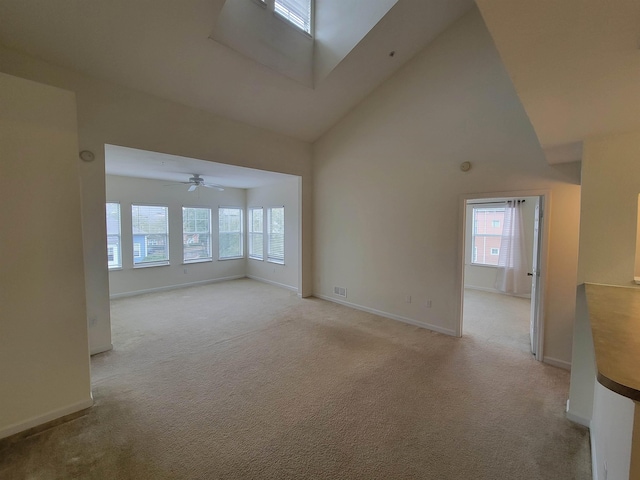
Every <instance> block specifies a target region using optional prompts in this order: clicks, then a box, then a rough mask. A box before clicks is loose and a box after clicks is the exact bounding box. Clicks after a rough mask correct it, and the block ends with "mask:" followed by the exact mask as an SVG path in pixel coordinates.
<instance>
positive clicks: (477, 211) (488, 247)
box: [471, 207, 504, 265]
mask: <svg viewBox="0 0 640 480" xmlns="http://www.w3.org/2000/svg"><path fill="white" fill-rule="evenodd" d="M503 225H504V208H495V207H473V238H472V243H473V250H472V252H473V255H472V258H471V262H472V263H474V264H476V265H498V258H499V252H500V243H501V241H502V227H503Z"/></svg>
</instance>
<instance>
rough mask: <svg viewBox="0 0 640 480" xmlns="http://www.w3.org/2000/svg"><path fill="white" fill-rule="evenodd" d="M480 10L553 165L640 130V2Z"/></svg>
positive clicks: (489, 1)
mask: <svg viewBox="0 0 640 480" xmlns="http://www.w3.org/2000/svg"><path fill="white" fill-rule="evenodd" d="M477 3H478V6H479V7H480V11H481V13H482V16H483V17H484V20H485V22H486V24H487V27H488V28H489V31H490V32H491V35H492V37H493V39H494V41H495V43H496V47H497V48H498V51H499V52H500V55H501V57H502V60H503V62H504V64H505V66H506V68H507V70H508V71H509V74H510V75H511V79H512V81H513V83H514V86H515V88H516V91H517V92H518V95H519V97H520V100H521V101H522V104H523V105H524V107H525V109H526V111H527V114H528V115H529V118H530V119H531V123H532V124H533V127H534V129H535V131H536V133H537V135H538V139H539V140H540V144H541V145H542V147H543V148H544V149H545V151H546V152H547V157H548V159H549V160H551V161H556V162H558V161H570V160H571V159H572V158H573V157H576V156H577V158H573V159H574V160H575V159H578V160H579V159H580V156H581V145H580V142H581V141H582V140H584V139H585V138H587V137H589V136H592V135H602V134H609V133H619V132H627V131H633V130H640V115H639V114H638V112H640V1H639V0H609V1H602V0H561V1H560V0H536V1H535V2H533V1H530V0H477ZM554 159H555V160H554ZM562 159H564V160H562Z"/></svg>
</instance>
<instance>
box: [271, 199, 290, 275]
mask: <svg viewBox="0 0 640 480" xmlns="http://www.w3.org/2000/svg"><path fill="white" fill-rule="evenodd" d="M275 209H278V210H279V209H282V233H281V235H282V258H280V257H276V256H273V255H272V254H271V235H272V231H271V229H272V223H271V217H272V211H273V210H275ZM285 237H286V222H285V208H284V205H278V206H276V207H268V208H267V255H266V257H267V262H269V263H275V264H278V265H284V264H285V257H286V251H285V250H286V249H285Z"/></svg>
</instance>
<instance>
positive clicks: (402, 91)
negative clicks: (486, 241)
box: [314, 9, 580, 364]
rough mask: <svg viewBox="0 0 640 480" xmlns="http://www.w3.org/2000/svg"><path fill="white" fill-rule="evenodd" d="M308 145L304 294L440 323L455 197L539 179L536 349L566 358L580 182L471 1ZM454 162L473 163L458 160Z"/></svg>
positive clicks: (452, 268)
mask: <svg viewBox="0 0 640 480" xmlns="http://www.w3.org/2000/svg"><path fill="white" fill-rule="evenodd" d="M314 154H315V158H314V195H315V198H314V204H315V207H316V208H315V211H314V232H315V233H314V293H315V294H317V295H319V296H324V297H327V298H332V299H338V297H336V296H335V295H334V294H333V287H334V286H342V287H346V288H347V291H348V298H347V299H346V300H347V301H348V302H351V303H353V304H356V305H359V306H363V307H366V308H369V309H374V310H378V311H380V312H384V313H386V314H389V315H392V316H394V317H395V318H404V319H407V320H409V321H413V322H419V323H421V324H424V325H429V326H431V327H432V328H436V329H439V330H441V331H446V332H449V333H454V332H455V330H456V328H457V325H458V322H459V317H458V311H459V305H460V296H461V288H462V286H461V284H460V283H459V282H461V278H460V277H461V272H458V259H459V256H460V255H461V252H459V248H461V247H459V246H458V245H459V239H460V237H459V235H462V234H463V225H461V222H462V219H460V218H459V199H460V196H461V195H462V194H470V193H482V192H504V191H522V190H540V189H548V190H550V191H551V196H552V200H551V205H550V208H549V209H548V212H550V215H551V217H550V244H549V264H548V271H547V278H548V282H547V291H546V297H545V298H546V303H545V305H544V321H545V352H544V353H545V356H546V357H549V358H552V359H554V360H559V361H561V362H566V364H568V363H569V362H570V360H571V343H572V329H573V316H574V310H575V285H576V269H577V245H578V222H579V197H580V188H579V186H577V185H576V183H577V178H576V176H575V175H574V176H571V175H567V174H566V173H565V172H562V171H560V170H558V169H555V168H553V167H551V166H549V165H548V164H547V162H546V161H545V158H544V154H543V152H542V150H541V149H540V146H539V144H538V142H537V139H536V137H535V134H534V132H533V129H532V128H531V125H530V123H529V121H528V119H527V116H526V114H525V112H524V110H523V108H522V106H521V104H520V102H519V100H518V97H517V95H516V93H515V91H514V89H513V86H512V84H511V81H510V79H509V76H508V75H507V73H506V71H505V69H504V67H503V65H502V63H501V61H500V58H499V55H498V53H497V52H496V50H495V48H494V46H493V43H492V41H491V37H490V35H489V34H488V32H487V30H486V28H485V25H484V23H483V21H482V18H481V16H480V14H479V13H478V11H477V10H476V9H473V10H472V11H471V12H470V13H468V14H467V15H465V16H464V17H463V18H462V19H460V20H459V21H457V22H456V23H455V24H453V25H452V26H451V27H450V28H449V29H447V30H446V31H445V32H444V33H443V34H441V35H440V36H439V37H438V38H437V39H436V40H435V41H434V42H433V43H432V44H431V45H430V46H428V47H427V48H426V49H425V50H423V51H422V52H421V53H419V54H418V55H417V56H416V57H415V58H414V59H413V60H412V61H410V62H409V63H408V64H407V65H406V66H405V67H403V68H402V69H401V70H400V71H399V72H398V73H397V74H395V75H394V76H393V77H391V78H390V79H389V80H388V81H386V82H385V83H384V84H382V86H380V87H379V88H378V89H377V90H375V91H374V92H373V93H372V94H371V95H370V96H369V97H368V98H367V99H366V100H365V101H364V102H362V103H361V104H360V105H359V106H358V107H357V108H356V109H354V110H353V111H352V112H351V113H350V114H349V115H347V116H346V117H345V118H344V119H343V120H342V121H340V122H339V123H338V124H337V125H335V126H334V127H333V128H332V130H331V131H330V132H328V133H327V134H326V135H324V136H323V137H322V138H321V139H320V140H319V141H318V142H317V143H316V144H315V145H314ZM463 161H470V162H472V164H473V168H472V169H471V171H469V172H467V173H463V172H461V171H460V169H459V165H460V163H461V162H463ZM460 245H461V242H460ZM407 295H411V297H412V302H411V303H406V302H405V297H406V296H407ZM427 299H431V300H432V302H433V303H432V308H426V307H425V301H426V300H427Z"/></svg>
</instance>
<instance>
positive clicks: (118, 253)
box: [105, 202, 122, 271]
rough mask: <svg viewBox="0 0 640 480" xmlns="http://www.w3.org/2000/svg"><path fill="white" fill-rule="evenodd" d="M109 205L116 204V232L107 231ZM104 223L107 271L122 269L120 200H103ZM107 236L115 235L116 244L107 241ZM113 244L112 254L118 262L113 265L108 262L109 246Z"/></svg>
mask: <svg viewBox="0 0 640 480" xmlns="http://www.w3.org/2000/svg"><path fill="white" fill-rule="evenodd" d="M109 205H117V206H118V233H117V234H115V233H109V220H108V217H109ZM105 224H106V233H107V268H108V269H109V271H113V270H122V207H121V206H120V202H105ZM109 237H117V238H118V241H117V245H113V244H110V243H109ZM112 246H115V247H116V250H114V255H115V256H117V258H118V260H119V261H118V263H117V264H114V265H110V264H109V248H110V247H112Z"/></svg>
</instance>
